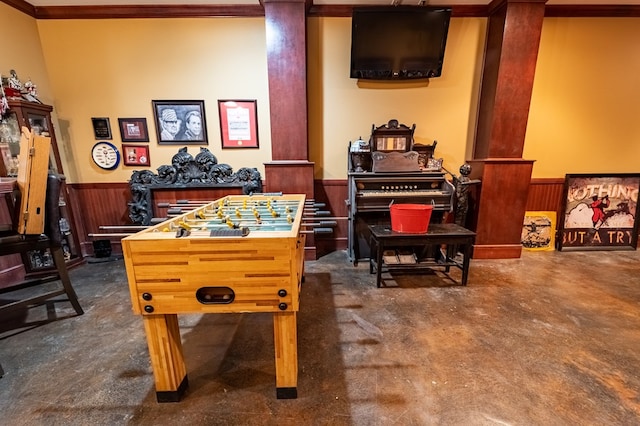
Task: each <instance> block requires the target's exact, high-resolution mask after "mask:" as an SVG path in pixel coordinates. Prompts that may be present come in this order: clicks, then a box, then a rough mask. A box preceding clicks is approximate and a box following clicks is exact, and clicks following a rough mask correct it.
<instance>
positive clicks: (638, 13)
mask: <svg viewBox="0 0 640 426" xmlns="http://www.w3.org/2000/svg"><path fill="white" fill-rule="evenodd" d="M544 16H545V17H548V18H630V17H640V6H633V5H620V4H619V5H597V6H596V5H589V6H577V5H571V6H568V5H557V6H547V7H546V8H545V12H544Z"/></svg>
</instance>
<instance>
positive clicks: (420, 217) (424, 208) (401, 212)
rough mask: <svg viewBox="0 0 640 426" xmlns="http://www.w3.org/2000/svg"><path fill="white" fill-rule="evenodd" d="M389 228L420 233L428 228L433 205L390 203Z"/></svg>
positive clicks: (408, 232) (409, 232)
mask: <svg viewBox="0 0 640 426" xmlns="http://www.w3.org/2000/svg"><path fill="white" fill-rule="evenodd" d="M390 210H391V229H392V230H393V231H396V232H404V233H407V234H422V233H425V232H427V229H429V221H430V220H431V212H432V211H433V206H430V205H425V204H392V205H391V207H390Z"/></svg>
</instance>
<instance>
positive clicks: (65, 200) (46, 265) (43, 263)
mask: <svg viewBox="0 0 640 426" xmlns="http://www.w3.org/2000/svg"><path fill="white" fill-rule="evenodd" d="M51 111H53V107H51V106H50V105H44V104H40V103H36V102H28V101H24V100H16V99H13V100H11V99H10V100H9V111H8V113H7V114H6V116H5V119H4V120H3V124H0V126H4V127H0V131H4V132H5V133H6V132H13V133H15V131H16V127H17V131H18V134H17V138H18V140H19V137H20V133H19V132H20V128H21V127H22V126H26V127H27V128H29V129H30V130H31V131H32V132H34V133H36V134H42V135H43V136H48V137H50V138H51V154H50V160H49V168H50V169H51V170H52V171H54V172H55V173H59V174H62V175H64V170H63V168H62V161H61V159H60V151H59V149H58V142H57V140H56V136H55V132H54V128H53V123H52V121H51ZM14 137H15V135H14V136H11V137H10V138H9V139H13V138H14ZM5 140H6V139H5ZM6 145H8V146H6V147H3V146H1V145H0V148H3V158H4V159H5V161H3V165H2V167H0V173H1V174H4V175H5V176H8V175H11V174H13V173H15V172H16V171H14V170H13V168H12V164H13V163H12V159H11V158H9V161H6V158H7V157H8V156H12V155H13V154H15V153H13V152H12V150H13V149H14V147H13V141H12V140H6ZM7 151H9V155H7ZM71 204H72V203H71V202H70V194H69V191H68V188H67V186H66V184H65V183H64V182H63V184H62V188H61V194H60V217H61V218H60V228H61V232H62V234H63V240H64V242H63V249H64V255H65V259H66V260H67V264H68V266H72V265H74V264H76V263H79V262H81V261H82V256H81V254H80V244H79V240H78V236H77V235H76V234H75V233H74V228H75V223H76V222H75V220H74V216H73V211H72V209H71V208H70V206H71ZM22 263H23V264H24V269H25V272H26V274H27V275H37V274H38V273H39V272H44V271H48V270H50V269H52V268H53V259H52V258H51V254H50V253H48V252H47V251H43V252H37V251H34V252H29V253H28V254H27V255H25V256H24V257H23V258H22ZM0 268H1V265H0ZM0 274H1V271H0Z"/></svg>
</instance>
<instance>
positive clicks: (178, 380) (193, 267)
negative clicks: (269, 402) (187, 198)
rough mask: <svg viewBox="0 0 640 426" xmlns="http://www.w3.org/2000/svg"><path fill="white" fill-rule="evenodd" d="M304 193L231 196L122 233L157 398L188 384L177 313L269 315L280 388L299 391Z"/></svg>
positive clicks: (286, 393)
mask: <svg viewBox="0 0 640 426" xmlns="http://www.w3.org/2000/svg"><path fill="white" fill-rule="evenodd" d="M304 205H305V196H304V195H302V194H289V195H251V196H249V195H230V196H227V197H223V198H221V199H219V200H216V201H213V202H210V203H208V204H205V205H203V206H200V207H197V208H195V209H193V210H191V211H189V212H187V213H185V214H182V215H180V216H177V217H174V218H171V219H169V220H167V221H165V222H162V223H160V224H158V225H156V226H153V227H150V228H147V229H145V230H143V231H141V232H138V233H136V234H133V235H131V236H128V237H126V238H123V240H122V249H123V253H124V259H125V265H126V270H127V278H128V281H129V290H130V293H131V301H132V304H133V310H134V312H135V313H136V314H140V315H142V319H143V322H144V328H145V332H146V336H147V343H148V346H149V354H150V357H151V365H152V368H153V374H154V379H155V387H156V396H157V400H158V402H175V401H179V400H180V398H181V397H182V395H183V393H184V391H185V390H186V388H187V387H188V378H187V369H186V366H185V362H184V357H183V352H182V342H181V338H180V330H179V326H178V314H187V313H196V314H199V313H245V312H271V313H273V330H274V343H275V370H276V396H277V398H279V399H286V398H297V380H298V352H297V326H296V315H297V312H298V309H299V295H300V283H301V281H302V275H303V268H304V245H305V235H304V233H303V232H301V219H302V215H303V211H304Z"/></svg>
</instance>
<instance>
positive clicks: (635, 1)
mask: <svg viewBox="0 0 640 426" xmlns="http://www.w3.org/2000/svg"><path fill="white" fill-rule="evenodd" d="M419 1H420V0H411V1H409V0H401V1H400V3H401V4H403V5H418V3H419ZM27 3H29V4H31V5H33V6H36V7H48V6H104V5H134V4H135V5H258V4H260V0H29V1H27ZM424 3H427V4H428V5H430V6H442V5H446V6H456V5H487V4H489V3H490V0H427V1H426V2H424ZM313 4H314V5H353V6H356V5H357V6H363V5H391V4H392V0H313ZM546 4H547V5H640V0H614V1H607V0H548V1H547V3H546Z"/></svg>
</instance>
